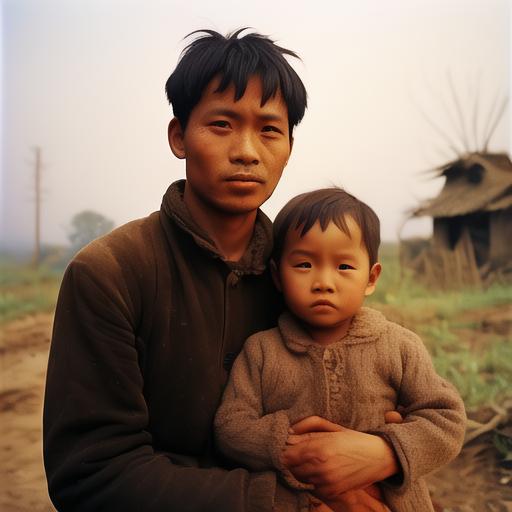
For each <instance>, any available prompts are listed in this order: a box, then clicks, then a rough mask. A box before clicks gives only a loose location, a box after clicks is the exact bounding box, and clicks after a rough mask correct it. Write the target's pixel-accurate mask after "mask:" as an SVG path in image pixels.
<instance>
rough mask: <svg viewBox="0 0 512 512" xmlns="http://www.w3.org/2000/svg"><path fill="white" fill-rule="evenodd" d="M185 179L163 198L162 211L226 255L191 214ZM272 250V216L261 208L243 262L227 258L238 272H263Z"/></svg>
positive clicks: (214, 252) (210, 248)
mask: <svg viewBox="0 0 512 512" xmlns="http://www.w3.org/2000/svg"><path fill="white" fill-rule="evenodd" d="M184 191H185V180H178V181H175V182H174V183H172V184H171V185H170V186H169V188H168V189H167V192H166V193H165V194H164V197H163V199H162V207H161V210H162V211H163V212H164V214H165V215H166V216H167V217H169V218H170V219H171V220H172V221H174V223H175V224H176V225H177V226H178V227H179V228H180V229H182V230H183V231H185V232H186V233H188V234H189V235H190V236H191V237H192V238H193V239H194V241H195V243H196V244H197V245H198V246H199V247H201V248H202V249H204V250H205V251H206V252H208V253H209V254H210V255H211V256H212V257H213V258H219V259H221V260H223V261H225V260H224V258H223V256H222V255H221V254H220V252H219V250H218V249H217V247H216V245H215V242H214V241H213V240H212V239H211V238H210V237H209V236H208V233H206V231H204V230H203V229H202V228H201V227H200V226H199V225H198V224H197V223H196V222H194V220H193V219H192V216H191V215H190V212H189V210H188V208H187V206H186V205H185V202H184V200H183V193H184ZM271 252H272V223H271V221H270V219H269V218H268V217H267V216H266V215H265V214H264V213H263V212H262V211H261V210H260V209H258V212H257V215H256V222H255V225H254V231H253V235H252V238H251V241H250V243H249V246H248V247H247V250H246V251H245V253H244V255H243V256H242V258H241V259H240V260H239V261H236V262H233V261H225V263H226V264H227V265H228V266H229V267H230V269H231V270H232V271H233V272H235V273H236V274H238V275H243V274H261V273H262V272H263V271H264V270H265V268H266V266H267V262H268V259H269V258H270V254H271Z"/></svg>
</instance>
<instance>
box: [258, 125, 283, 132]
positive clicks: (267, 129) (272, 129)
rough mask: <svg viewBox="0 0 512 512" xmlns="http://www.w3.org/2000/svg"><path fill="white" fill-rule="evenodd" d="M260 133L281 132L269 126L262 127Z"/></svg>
mask: <svg viewBox="0 0 512 512" xmlns="http://www.w3.org/2000/svg"><path fill="white" fill-rule="evenodd" d="M261 131H263V132H276V133H281V130H280V129H279V128H278V127H277V126H272V125H271V124H269V125H267V126H264V127H263V128H262V130H261Z"/></svg>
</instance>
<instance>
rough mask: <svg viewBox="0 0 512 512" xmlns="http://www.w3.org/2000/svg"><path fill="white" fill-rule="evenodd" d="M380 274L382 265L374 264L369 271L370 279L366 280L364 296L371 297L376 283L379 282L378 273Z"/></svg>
mask: <svg viewBox="0 0 512 512" xmlns="http://www.w3.org/2000/svg"><path fill="white" fill-rule="evenodd" d="M381 272H382V265H381V264H380V263H374V264H373V266H372V268H371V269H370V277H369V278H368V284H367V285H366V290H365V292H364V294H365V296H366V297H368V295H371V294H372V293H373V292H374V291H375V288H376V286H377V281H378V280H379V276H380V273H381Z"/></svg>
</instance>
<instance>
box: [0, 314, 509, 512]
mask: <svg viewBox="0 0 512 512" xmlns="http://www.w3.org/2000/svg"><path fill="white" fill-rule="evenodd" d="M51 322H52V315H51V314H38V315H35V316H29V317H26V318H24V319H21V320H16V321H14V322H11V323H9V324H7V325H4V326H3V327H2V328H1V329H2V330H1V338H0V371H1V372H0V375H1V380H0V384H1V387H0V425H1V433H2V435H1V436H0V453H1V458H0V490H1V492H0V510H1V511H2V512H25V511H31V512H48V511H53V510H54V508H53V507H52V505H51V503H50V500H49V498H48V494H47V490H46V481H45V477H44V472H43V465H42V456H41V411H42V398H43V386H44V378H45V371H46V363H47V357H48V349H49V341H50V332H51ZM496 453H497V452H496V450H495V449H494V447H493V446H492V443H491V436H490V434H485V435H483V436H480V437H478V438H477V439H475V440H474V441H472V442H471V443H469V444H468V445H467V446H466V447H465V448H464V450H463V451H462V453H461V454H460V456H459V457H458V458H457V459H456V460H455V461H453V462H452V463H451V464H450V465H448V466H446V467H444V468H442V469H441V470H440V471H438V472H437V473H435V474H433V475H431V476H430V477H429V485H430V488H431V491H432V495H433V499H434V501H435V503H436V507H437V509H438V510H439V511H443V512H487V511H489V512H498V511H499V512H502V511H503V512H512V470H505V469H503V468H500V467H499V464H498V459H497V455H496Z"/></svg>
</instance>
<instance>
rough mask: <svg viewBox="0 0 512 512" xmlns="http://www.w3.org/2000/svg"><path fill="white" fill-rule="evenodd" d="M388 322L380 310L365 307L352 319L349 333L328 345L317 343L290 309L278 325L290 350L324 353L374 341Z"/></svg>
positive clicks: (280, 318)
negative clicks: (343, 346) (328, 349)
mask: <svg viewBox="0 0 512 512" xmlns="http://www.w3.org/2000/svg"><path fill="white" fill-rule="evenodd" d="M386 322H387V320H386V318H385V317H384V315H383V314H382V313H380V312H379V311H376V310H375V309H371V308H365V307H363V308H361V309H360V310H359V312H358V313H357V314H356V315H355V316H354V318H353V319H352V324H351V325H350V328H349V330H348V332H347V334H346V335H345V336H344V337H343V338H342V339H341V340H339V341H336V342H334V343H332V344H330V345H327V346H324V345H319V344H317V343H315V342H314V341H313V339H312V338H311V336H310V335H309V334H308V333H307V332H306V331H305V330H304V328H303V327H302V326H301V325H300V324H299V322H298V321H297V319H296V318H295V317H294V316H293V315H292V314H291V313H290V312H288V311H285V312H284V313H283V314H282V315H281V316H280V317H279V321H278V327H279V331H280V332H281V336H282V338H283V340H284V343H285V345H286V346H287V347H288V349H289V350H290V351H292V352H296V353H307V352H310V353H318V354H323V352H324V351H325V349H326V348H334V347H339V346H341V345H356V344H360V343H373V342H374V341H376V340H377V339H379V338H380V336H381V334H382V332H383V331H384V329H385V327H386Z"/></svg>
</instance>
